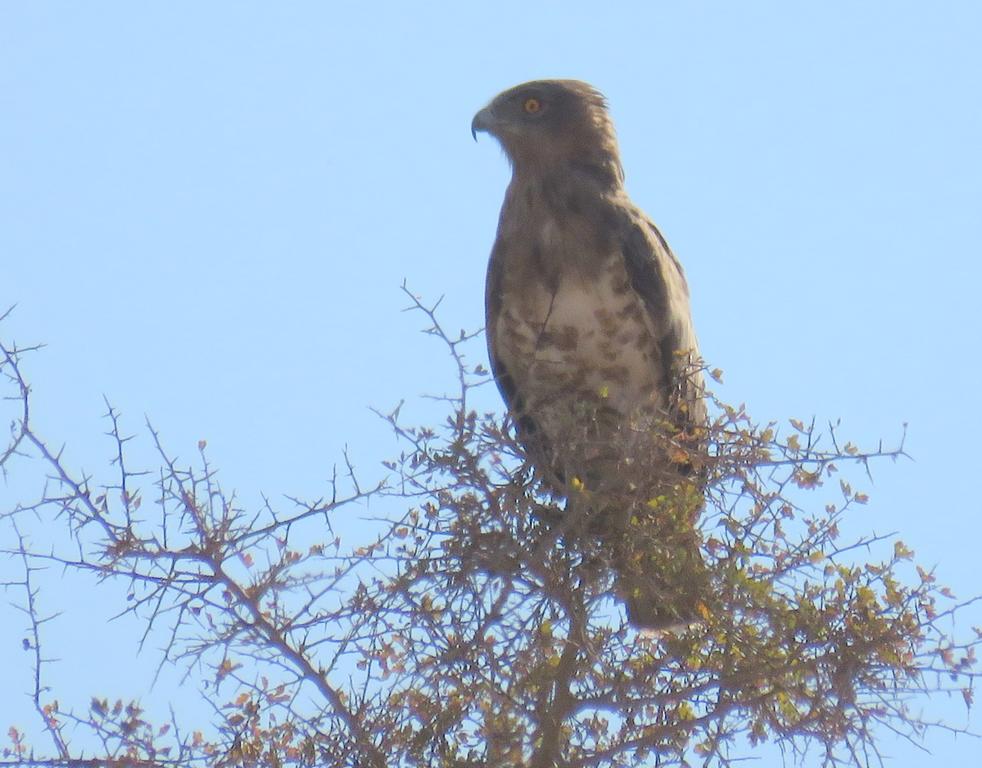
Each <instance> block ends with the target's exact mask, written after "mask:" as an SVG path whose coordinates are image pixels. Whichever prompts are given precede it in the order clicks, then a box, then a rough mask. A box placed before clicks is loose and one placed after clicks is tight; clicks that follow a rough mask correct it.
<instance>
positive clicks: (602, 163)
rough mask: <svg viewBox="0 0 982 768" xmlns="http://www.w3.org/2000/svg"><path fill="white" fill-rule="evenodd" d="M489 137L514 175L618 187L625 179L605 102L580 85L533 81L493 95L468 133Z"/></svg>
mask: <svg viewBox="0 0 982 768" xmlns="http://www.w3.org/2000/svg"><path fill="white" fill-rule="evenodd" d="M478 131H483V132H485V133H490V134H491V135H492V136H494V137H495V138H496V139H497V140H498V141H499V142H500V143H501V146H502V148H503V149H504V150H505V154H506V155H508V159H509V160H510V161H511V164H512V167H513V169H514V170H515V173H516V174H523V175H525V174H528V175H540V174H550V173H555V172H566V171H570V170H580V171H587V172H589V173H590V174H591V175H594V176H597V177H598V178H601V179H605V180H607V181H609V182H610V183H612V184H619V183H620V182H621V181H622V180H623V178H624V172H623V170H622V168H621V162H620V157H619V153H618V150H617V138H616V136H615V133H614V124H613V122H612V121H611V119H610V116H609V114H608V113H607V102H606V100H605V99H604V97H603V95H602V94H601V93H600V92H599V91H598V90H597V89H595V88H594V87H593V86H591V85H589V84H587V83H584V82H581V81H579V80H536V81H534V82H530V83H523V84H522V85H517V86H515V87H514V88H509V89H508V90H507V91H504V92H503V93H500V94H498V95H497V96H496V97H495V98H494V99H492V101H491V103H490V104H488V105H487V106H486V107H485V108H484V109H482V110H481V111H480V112H478V113H477V114H476V115H474V119H473V120H472V121H471V133H472V134H473V136H474V138H475V139H476V138H477V133H478Z"/></svg>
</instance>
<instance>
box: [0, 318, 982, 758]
mask: <svg viewBox="0 0 982 768" xmlns="http://www.w3.org/2000/svg"><path fill="white" fill-rule="evenodd" d="M413 305H414V307H415V309H417V310H419V311H421V312H423V313H424V314H425V316H426V318H427V322H428V327H427V331H428V332H429V333H430V334H432V335H433V336H435V337H437V338H438V339H440V340H441V341H442V342H443V343H444V344H445V345H446V348H447V350H448V352H449V355H450V358H451V359H452V361H453V363H454V366H455V373H456V392H455V394H454V396H452V397H448V398H446V400H445V405H446V417H445V419H444V420H443V421H442V423H440V424H437V425H431V426H412V425H407V424H405V423H403V421H402V419H401V418H400V413H399V409H396V410H395V411H393V412H391V413H388V414H381V415H382V416H383V418H385V419H386V420H387V422H388V423H389V424H390V425H391V427H392V429H393V430H394V431H395V433H396V435H398V437H399V438H400V440H401V441H402V446H403V450H402V452H401V453H400V454H399V455H398V456H397V457H396V458H394V459H393V460H391V461H388V462H385V473H384V476H383V478H382V479H380V480H378V481H376V482H373V483H372V484H371V485H366V484H364V483H363V482H362V481H361V480H359V478H358V477H357V476H356V473H355V472H354V469H353V468H352V466H351V464H350V462H347V461H346V462H345V467H346V471H345V472H342V473H340V475H339V476H337V477H336V478H335V481H334V482H333V484H332V486H331V488H330V489H329V494H328V498H327V499H326V500H324V499H322V500H318V501H313V502H306V501H300V500H294V501H292V502H291V505H290V506H289V507H288V508H286V509H282V508H279V507H278V506H276V505H274V504H273V503H266V504H265V505H264V506H263V507H262V508H260V509H243V508H241V507H240V506H239V504H238V502H237V501H236V500H235V497H234V495H233V494H231V493H229V492H226V491H225V490H224V489H223V488H222V486H221V483H220V481H219V479H218V474H217V472H216V470H215V469H214V468H213V467H212V465H211V464H210V462H209V459H208V457H207V453H206V446H205V445H204V443H201V444H199V446H198V448H199V453H200V457H199V459H198V461H197V464H196V466H193V467H186V466H184V465H179V464H178V463H177V461H176V460H175V459H174V458H173V456H172V455H171V454H170V453H169V452H168V450H167V449H166V448H165V446H164V443H163V441H162V440H161V438H160V435H159V434H158V432H156V431H155V430H153V429H152V428H151V427H150V426H149V425H148V427H147V429H148V431H149V434H150V435H151V437H152V439H153V441H154V444H155V446H156V449H157V454H158V456H159V460H160V461H159V464H160V466H159V468H156V469H155V471H154V472H153V473H152V474H151V473H148V472H147V471H145V470H144V469H140V470H137V469H135V468H132V467H131V466H130V464H129V462H128V460H127V456H128V454H127V442H128V440H129V437H128V436H127V434H126V433H125V431H124V427H123V425H122V420H121V417H120V414H119V413H118V412H117V411H116V410H115V409H113V408H112V407H109V408H108V413H107V419H108V423H109V427H110V428H109V435H110V438H111V441H112V457H111V460H110V462H109V464H108V467H107V475H106V476H102V477H97V476H94V475H93V476H90V475H81V474H78V473H76V472H74V471H73V470H72V469H71V468H70V467H68V466H66V464H65V462H64V461H63V460H62V458H61V456H60V455H59V454H57V453H54V452H52V451H51V450H50V449H49V447H48V444H47V443H46V442H45V441H44V440H43V439H42V437H41V436H39V435H38V434H37V433H36V432H35V431H34V429H33V427H32V422H31V411H30V404H31V402H30V390H29V387H28V383H27V378H26V374H25V369H24V365H25V358H26V355H27V353H29V352H33V351H35V350H34V349H29V348H20V349H18V348H16V347H14V346H11V345H0V373H2V374H3V376H4V377H5V381H6V384H7V385H8V387H9V388H10V391H9V392H8V395H7V396H8V398H9V400H10V401H11V402H13V403H14V404H16V406H17V410H18V412H17V414H16V418H15V419H14V422H13V425H12V431H11V436H10V439H9V442H8V443H7V445H6V447H5V448H3V450H2V452H0V465H2V466H4V467H5V471H6V467H7V466H8V465H9V464H10V462H11V461H12V460H13V458H14V457H28V458H33V459H34V460H36V461H38V462H42V463H43V464H44V465H45V466H46V468H47V473H48V475H49V477H50V480H49V483H48V484H47V485H46V486H45V488H44V490H43V492H42V493H41V494H39V496H38V498H36V499H34V500H31V501H28V502H21V503H20V504H18V505H17V506H15V507H13V508H10V509H6V510H3V511H2V514H3V520H2V523H3V524H4V527H3V529H2V530H3V533H2V534H0V535H2V536H3V539H2V541H3V543H5V544H6V547H5V549H4V551H5V552H6V554H7V555H8V556H9V557H12V558H16V559H17V562H18V563H19V564H20V571H19V572H20V573H21V574H22V576H21V577H20V578H18V579H15V580H13V581H11V582H8V583H7V584H5V587H6V589H7V591H8V592H11V593H14V594H15V595H16V596H17V598H16V599H17V600H18V603H19V605H20V606H21V607H22V608H23V610H24V611H25V614H26V615H27V617H28V621H27V627H28V636H27V639H26V640H25V649H26V650H29V651H31V653H32V658H33V664H34V670H35V675H34V680H35V690H34V697H33V698H34V703H35V709H36V713H37V717H38V718H39V722H40V723H41V724H42V725H43V729H44V732H45V735H43V736H42V737H41V738H40V739H35V740H34V741H33V743H31V742H29V741H28V739H27V737H26V736H25V734H24V733H23V732H22V731H21V730H19V729H17V728H15V727H11V728H10V730H9V732H8V743H7V744H6V745H5V746H4V748H3V750H2V760H0V763H2V764H5V765H16V766H68V765H92V766H95V765H119V766H122V765H128V766H129V765H132V766H143V765H145V766H151V765H153V766H159V765H174V766H182V767H183V766H193V765H197V764H204V765H215V766H260V765H262V766H282V765H300V766H308V765H309V766H314V765H317V766H352V767H354V766H358V767H359V768H365V767H370V768H382V766H446V767H447V768H449V767H451V766H454V767H463V766H495V767H497V766H535V767H538V768H545V767H546V766H549V767H550V768H551V767H552V766H569V767H570V768H572V766H583V767H587V766H590V767H592V766H597V767H598V768H599V767H601V766H603V767H606V766H638V765H658V766H669V765H693V764H700V765H706V766H726V765H730V764H731V763H732V762H733V761H735V760H736V759H737V758H739V757H740V756H745V755H747V754H748V753H752V752H753V748H754V746H755V745H757V744H760V743H762V742H766V741H771V742H776V743H777V744H779V745H780V746H781V747H782V749H784V750H786V751H788V752H790V753H793V754H794V755H797V756H801V755H805V754H807V753H808V752H809V750H810V751H811V752H812V753H815V754H818V755H819V756H820V760H819V761H818V762H820V763H821V764H823V765H830V766H832V765H857V766H864V765H868V764H871V763H877V762H880V760H879V753H878V752H877V747H876V735H877V733H878V732H880V731H881V729H888V730H890V731H894V732H899V733H901V734H904V735H906V736H908V737H910V738H912V739H917V738H919V737H921V736H922V735H923V734H924V733H925V731H926V729H928V728H930V727H937V728H951V727H950V726H946V725H945V724H943V723H938V722H930V721H928V720H925V719H923V718H922V717H921V716H919V715H915V714H914V712H913V710H912V709H911V708H910V707H911V702H912V701H916V702H917V704H918V707H920V706H921V705H922V704H924V701H925V699H930V697H931V696H932V695H937V694H944V695H947V694H949V693H950V692H952V691H956V692H959V693H960V694H961V695H962V696H964V699H965V703H966V705H970V703H971V700H972V684H973V681H974V678H975V672H974V670H973V664H974V660H975V649H976V647H977V646H978V644H979V642H980V635H979V633H978V632H976V633H975V634H974V635H972V636H971V637H968V638H955V637H952V636H950V635H949V631H948V629H947V627H948V626H949V622H948V620H949V619H950V617H951V616H953V615H954V614H956V613H957V612H958V611H960V610H961V609H963V608H964V606H965V603H958V602H957V601H956V600H954V599H953V598H952V596H951V595H950V593H949V592H948V591H947V590H946V589H945V588H943V587H941V586H939V585H938V584H937V583H936V581H935V578H934V576H933V574H932V573H930V572H929V571H926V570H924V569H921V568H918V567H917V566H915V565H914V564H913V562H912V555H913V553H912V552H911V550H910V549H908V548H907V547H906V546H905V545H904V544H903V543H902V542H901V541H900V540H899V539H895V538H890V537H881V536H876V535H869V536H863V537H860V538H858V539H854V540H850V541H843V540H842V537H841V535H840V533H839V523H840V521H841V520H842V519H843V517H844V516H847V515H849V514H850V512H851V511H852V510H853V508H854V507H856V506H857V505H861V504H864V503H866V501H867V498H866V496H865V495H864V494H863V493H861V492H859V491H857V490H855V489H854V488H853V487H852V485H851V484H850V481H849V480H847V479H843V477H844V475H843V474H841V473H842V471H843V470H848V469H849V468H850V467H853V468H859V470H860V471H861V472H864V473H865V472H868V471H869V465H870V462H872V461H874V460H877V459H896V458H898V457H901V456H903V455H904V454H903V441H902V439H901V440H900V442H899V444H898V445H897V446H895V447H893V448H889V449H885V448H883V447H882V446H879V447H877V448H876V449H874V450H868V451H863V450H860V449H858V448H856V447H855V446H854V445H853V444H852V443H848V442H841V440H840V438H839V436H838V435H837V434H836V430H835V429H834V428H832V427H830V428H829V429H828V430H827V431H826V432H825V433H824V434H820V430H819V429H817V428H816V426H815V424H814V423H811V424H806V423H803V422H801V421H796V420H791V421H790V426H789V427H787V428H785V430H784V434H780V433H779V430H778V429H777V428H776V426H775V425H773V424H766V425H759V424H757V423H755V422H754V421H753V420H752V418H751V417H750V416H749V415H748V414H747V413H746V412H745V410H744V409H743V408H742V407H732V406H730V405H727V404H725V403H723V402H720V401H719V400H718V399H716V398H715V397H714V396H713V395H712V393H709V392H707V394H706V397H707V399H708V400H709V401H710V402H711V404H712V408H711V410H712V412H713V418H712V423H711V425H710V427H709V430H708V444H709V450H708V459H706V460H705V465H706V466H705V483H706V485H705V494H704V495H705V508H704V509H703V512H702V517H701V535H702V550H703V554H704V557H705V560H706V563H707V566H708V569H707V570H708V573H709V576H708V578H709V579H710V581H711V586H712V590H711V594H712V599H711V600H709V601H708V602H707V604H706V606H705V611H704V616H703V619H704V620H703V621H702V622H700V623H698V624H695V625H692V626H690V627H688V628H681V629H677V630H674V631H668V632H663V633H660V634H652V633H647V634H646V633H638V632H637V631H635V630H634V629H633V628H632V627H631V626H630V625H629V624H628V622H627V621H626V620H625V616H624V613H623V608H622V606H621V604H620V602H619V601H618V600H616V599H614V598H613V597H612V576H611V569H610V568H609V567H608V562H607V560H606V559H605V558H606V557H607V555H606V553H605V550H604V547H603V546H602V545H598V544H596V543H592V544H591V542H590V541H589V539H588V538H587V537H576V536H572V535H570V531H569V527H568V520H569V518H568V516H566V515H564V501H563V499H557V498H554V497H552V496H550V495H549V494H548V493H547V492H545V491H544V490H543V489H542V488H540V487H539V485H538V483H537V481H536V480H535V477H534V475H533V474H532V472H531V471H530V469H529V467H528V466H527V465H526V463H525V461H524V455H523V451H522V449H521V447H520V446H519V445H518V444H517V443H516V442H515V441H514V439H513V436H512V431H511V427H510V425H509V424H508V421H507V419H505V418H503V417H502V416H501V415H500V414H497V413H478V412H475V411H474V410H473V409H472V407H471V405H470V400H471V394H472V393H473V391H474V388H475V387H478V386H482V385H485V384H486V383H487V380H488V377H487V373H486V371H485V369H484V368H483V367H482V366H481V365H473V364H471V363H470V362H469V361H468V358H467V357H466V351H467V349H468V345H470V344H471V343H472V341H473V340H474V337H475V336H476V334H465V333H461V334H460V335H459V336H453V337H451V336H450V335H448V334H447V333H445V332H444V329H443V328H442V327H441V325H440V324H439V322H438V319H437V317H436V315H435V314H434V312H433V311H432V309H431V308H427V307H425V306H423V305H422V304H421V303H420V302H419V301H418V300H416V299H413ZM0 319H2V318H0ZM711 373H713V374H714V375H715V377H716V378H718V374H717V373H714V372H711ZM829 492H831V493H832V495H833V496H834V497H835V498H834V499H833V500H829V499H828V498H826V496H827V495H828V493H829ZM148 500H152V501H155V502H156V504H152V503H146V502H147V501H148ZM368 500H374V501H375V502H379V503H380V506H381V507H383V508H384V509H388V510H395V512H391V513H389V514H386V515H385V516H383V517H382V518H381V519H378V520H377V521H376V525H375V526H374V529H372V528H371V527H370V526H365V528H364V529H363V530H364V531H369V530H370V531H371V532H370V533H363V535H362V538H361V540H359V541H355V542H348V541H342V538H341V537H340V536H339V535H336V534H335V533H334V525H335V524H336V523H337V522H338V521H339V520H341V519H342V518H343V516H344V515H345V514H347V513H348V512H349V511H350V510H352V509H356V508H360V507H361V505H363V504H364V503H365V502H366V501H368ZM639 503H641V504H642V505H649V506H657V507H659V508H660V509H659V515H660V516H664V515H666V514H667V515H669V516H671V514H672V513H673V510H677V511H679V513H680V514H681V513H682V512H681V511H683V510H686V509H687V508H688V507H689V506H691V499H689V500H687V499H683V498H677V497H675V496H669V497H665V496H662V497H658V498H655V499H641V500H639ZM666 510H667V511H666ZM26 515H31V516H32V517H33V518H35V519H37V518H40V519H42V520H44V521H46V522H47V523H48V524H50V525H56V526H61V527H62V529H63V532H64V533H67V534H68V536H61V537H54V536H53V537H52V540H51V541H37V540H36V539H34V540H29V539H28V537H26V536H25V535H24V533H23V523H22V521H23V520H24V519H25V516H26ZM871 553H872V554H871ZM868 557H872V559H871V560H870V561H869V562H866V561H865V560H864V558H868ZM51 564H57V565H58V566H60V567H62V568H65V569H67V573H68V575H69V577H70V576H71V574H72V573H77V574H83V573H94V574H96V575H97V576H98V577H99V579H100V580H102V581H104V582H121V583H123V584H125V585H126V587H127V598H128V599H127V600H126V602H125V605H121V606H120V612H121V613H126V614H131V615H132V616H133V617H135V618H136V619H137V620H139V621H141V622H143V623H145V626H146V631H147V633H148V634H154V635H155V636H157V637H158V638H161V639H162V640H163V646H164V659H163V662H164V663H166V664H173V665H180V666H184V667H185V669H186V673H187V675H188V676H189V678H191V679H193V680H196V682H197V683H198V684H199V685H200V686H201V687H202V690H203V693H204V695H206V696H207V698H208V699H209V700H210V701H212V702H213V704H214V707H215V713H216V714H215V717H214V720H213V722H212V724H211V726H210V727H209V728H198V729H196V730H195V729H189V728H188V724H187V723H182V722H181V721H180V718H179V717H177V716H174V717H172V719H171V720H170V721H168V722H151V721H150V719H149V717H148V716H146V715H145V713H144V711H143V709H142V708H141V706H140V704H139V703H138V702H136V701H124V700H118V699H114V698H112V697H106V692H95V695H92V696H91V697H88V698H87V700H85V703H84V704H80V703H76V704H75V705H74V706H67V705H66V706H63V705H62V704H61V703H60V701H61V699H66V698H67V697H65V696H62V697H61V698H59V697H58V696H56V695H55V690H56V688H55V687H53V686H54V683H53V681H52V680H50V679H48V678H50V677H51V676H52V674H53V671H54V670H52V669H51V668H50V665H49V664H48V663H47V662H46V661H45V655H44V653H43V651H42V648H43V646H44V635H45V633H51V632H57V631H59V625H58V624H52V623H49V622H48V619H49V617H48V616H47V615H46V614H45V612H44V608H43V600H44V595H43V594H40V593H39V590H38V588H37V582H36V578H35V577H36V574H37V572H38V570H39V569H41V568H44V567H46V566H49V565H51ZM205 689H207V691H205ZM72 698H75V699H76V702H77V701H78V699H77V696H73V697H72ZM951 729H952V730H955V729H954V728H951ZM93 750H95V751H93ZM93 754H94V755H95V757H85V755H93Z"/></svg>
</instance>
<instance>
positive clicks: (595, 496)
mask: <svg viewBox="0 0 982 768" xmlns="http://www.w3.org/2000/svg"><path fill="white" fill-rule="evenodd" d="M471 129H472V132H473V133H474V136H475V138H476V136H477V132H478V131H484V132H487V133H490V134H491V135H492V136H494V137H495V138H496V139H497V140H498V141H499V142H500V143H501V146H502V147H503V148H504V151H505V153H506V154H507V156H508V159H509V160H510V161H511V166H512V179H511V183H510V184H509V185H508V190H507V192H506V193H505V200H504V204H503V205H502V208H501V216H500V219H499V222H498V233H497V239H496V240H495V243H494V248H493V250H492V251H491V260H490V264H489V267H488V276H487V297H486V301H487V304H486V311H487V338H488V348H489V352H490V358H491V365H492V368H493V371H494V376H495V379H496V381H497V383H498V386H499V388H500V389H501V393H502V395H503V396H504V399H505V401H506V403H507V405H508V408H509V410H510V412H511V414H512V415H513V418H514V420H515V423H516V426H517V430H518V436H519V438H520V440H521V441H522V443H523V444H524V446H525V448H526V452H527V455H528V457H529V459H530V461H531V463H532V465H533V467H534V468H535V470H536V472H537V473H538V475H539V476H540V477H541V478H542V479H543V480H544V482H545V483H546V484H547V486H549V487H550V488H551V489H552V490H553V491H554V492H556V493H558V494H560V495H562V496H565V497H566V498H567V506H566V513H565V514H566V515H567V516H569V515H571V514H577V515H582V516H583V517H584V518H587V522H586V523H585V524H584V525H583V526H581V528H582V529H583V530H585V531H587V532H588V533H587V534H585V535H587V536H593V537H595V538H599V539H600V541H601V542H602V544H603V545H604V547H605V548H606V549H605V551H606V552H607V553H608V555H607V559H608V562H609V563H610V565H611V567H612V569H613V571H614V573H615V587H616V590H617V593H618V594H619V595H620V596H621V597H622V599H624V601H625V602H626V604H627V609H628V616H629V618H630V620H631V621H632V623H633V624H635V626H638V627H643V628H651V629H657V628H664V627H668V626H672V625H677V624H680V623H688V622H691V621H693V620H696V619H698V618H699V616H700V614H701V613H703V612H704V611H705V604H704V594H705V584H706V571H705V566H704V565H703V561H702V557H701V555H700V553H699V537H698V533H697V531H696V525H695V524H696V517H697V515H698V512H699V510H700V509H701V506H702V503H701V502H702V492H701V488H700V487H699V482H698V476H699V469H698V456H697V454H698V452H699V451H698V445H699V444H700V440H699V436H700V433H701V428H703V427H704V425H705V419H706V411H705V406H704V404H703V402H702V399H701V393H702V379H701V377H700V374H699V371H698V349H697V343H696V335H695V331H694V330H693V325H692V317H691V315H690V311H689V291H688V287H687V285H686V280H685V276H684V274H683V271H682V266H681V264H679V261H678V259H677V258H676V257H675V255H674V254H673V253H672V251H671V249H670V248H669V247H668V243H667V242H666V241H665V238H664V237H662V235H661V233H660V232H659V231H658V229H657V227H656V226H655V225H654V224H653V223H652V222H651V221H650V220H649V219H648V218H647V217H646V216H645V215H644V213H642V212H641V211H640V210H639V209H638V208H637V207H636V206H635V205H634V204H633V203H632V202H631V200H630V198H629V197H628V195H627V192H626V191H625V190H624V184H623V182H624V173H623V169H622V168H621V162H620V157H619V154H618V149H617V141H616V138H615V135H614V126H613V123H612V122H611V120H610V117H609V115H608V113H607V108H606V102H605V100H604V97H603V96H602V95H601V94H600V93H599V92H598V91H596V90H595V89H594V88H592V87H591V86H589V85H587V84H586V83H583V82H579V81H575V80H543V81H537V82H530V83H525V84H524V85H519V86H516V87H515V88H512V89H510V90H507V91H505V92H504V93H502V94H500V95H499V96H497V97H496V98H495V99H494V100H493V101H491V103H490V104H489V105H488V106H487V107H485V108H484V109H482V110H481V111H480V112H478V113H477V115H475V117H474V120H473V123H472V124H471Z"/></svg>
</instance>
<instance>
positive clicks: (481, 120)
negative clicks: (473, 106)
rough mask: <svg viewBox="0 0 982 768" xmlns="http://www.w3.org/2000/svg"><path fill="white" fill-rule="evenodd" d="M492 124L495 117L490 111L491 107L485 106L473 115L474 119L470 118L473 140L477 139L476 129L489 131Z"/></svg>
mask: <svg viewBox="0 0 982 768" xmlns="http://www.w3.org/2000/svg"><path fill="white" fill-rule="evenodd" d="M494 125H495V119H494V113H493V112H492V111H491V107H485V108H484V109H482V110H481V111H480V112H478V113H477V114H476V115H474V119H473V120H471V136H473V137H474V141H477V132H478V131H483V132H484V133H490V132H491V129H492V128H493V127H494Z"/></svg>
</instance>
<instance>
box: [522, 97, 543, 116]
mask: <svg viewBox="0 0 982 768" xmlns="http://www.w3.org/2000/svg"><path fill="white" fill-rule="evenodd" d="M540 109H542V102H541V101H539V100H538V99H536V98H529V99H525V111H526V112H528V113H529V114H530V115H534V114H535V113H536V112H538V111H539V110H540Z"/></svg>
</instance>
